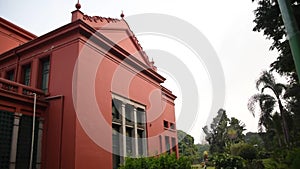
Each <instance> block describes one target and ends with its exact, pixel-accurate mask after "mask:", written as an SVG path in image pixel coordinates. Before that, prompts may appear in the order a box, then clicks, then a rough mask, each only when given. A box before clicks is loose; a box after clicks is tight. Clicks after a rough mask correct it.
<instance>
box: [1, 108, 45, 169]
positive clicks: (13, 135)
mask: <svg viewBox="0 0 300 169" xmlns="http://www.w3.org/2000/svg"><path fill="white" fill-rule="evenodd" d="M16 119H19V120H16ZM39 126H40V120H39V118H38V117H37V119H36V123H35V135H34V144H33V167H32V168H39V167H38V166H39V165H40V164H39V162H40V161H39V159H38V151H40V149H38V144H41V139H40V138H39V130H40V129H39ZM16 128H17V129H16ZM15 131H18V132H15ZM31 136H32V116H28V115H24V114H22V115H21V116H16V115H14V113H12V112H6V111H1V110H0V168H1V169H2V168H10V165H11V164H14V165H15V167H14V168H15V169H23V168H28V167H29V165H30V164H29V161H30V153H31V139H32V137H31ZM15 142H16V144H12V143H15ZM11 157H12V158H11ZM12 159H14V160H15V161H14V160H13V161H11V160H12Z"/></svg>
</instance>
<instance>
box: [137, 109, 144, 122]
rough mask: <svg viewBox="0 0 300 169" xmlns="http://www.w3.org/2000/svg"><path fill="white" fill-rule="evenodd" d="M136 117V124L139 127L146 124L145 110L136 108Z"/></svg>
mask: <svg viewBox="0 0 300 169" xmlns="http://www.w3.org/2000/svg"><path fill="white" fill-rule="evenodd" d="M136 117H137V124H138V125H139V126H144V125H145V123H146V118H145V110H143V109H141V108H137V112H136Z"/></svg>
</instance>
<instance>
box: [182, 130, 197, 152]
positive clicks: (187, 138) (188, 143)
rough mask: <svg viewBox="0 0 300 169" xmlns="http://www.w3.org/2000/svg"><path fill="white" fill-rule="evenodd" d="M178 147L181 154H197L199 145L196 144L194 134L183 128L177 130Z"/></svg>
mask: <svg viewBox="0 0 300 169" xmlns="http://www.w3.org/2000/svg"><path fill="white" fill-rule="evenodd" d="M177 137H178V141H179V142H178V149H179V154H180V156H190V157H191V156H195V155H196V154H197V147H196V146H195V145H194V138H193V136H191V135H189V134H187V133H185V132H184V131H182V130H177Z"/></svg>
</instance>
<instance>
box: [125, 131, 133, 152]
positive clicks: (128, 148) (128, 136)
mask: <svg viewBox="0 0 300 169" xmlns="http://www.w3.org/2000/svg"><path fill="white" fill-rule="evenodd" d="M126 154H127V156H128V155H133V146H132V128H129V127H126Z"/></svg>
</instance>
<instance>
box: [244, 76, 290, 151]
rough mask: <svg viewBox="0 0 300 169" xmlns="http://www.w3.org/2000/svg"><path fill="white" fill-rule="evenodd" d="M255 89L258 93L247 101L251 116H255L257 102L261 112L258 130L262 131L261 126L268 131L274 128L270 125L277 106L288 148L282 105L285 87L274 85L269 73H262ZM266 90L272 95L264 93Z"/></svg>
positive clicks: (288, 140) (286, 127)
mask: <svg viewBox="0 0 300 169" xmlns="http://www.w3.org/2000/svg"><path fill="white" fill-rule="evenodd" d="M256 88H257V90H260V93H258V94H255V95H253V96H252V97H251V98H250V99H249V102H248V109H249V111H250V112H251V113H252V114H253V116H255V103H257V102H258V103H259V107H260V110H261V112H260V119H259V126H260V130H262V126H264V127H265V128H269V129H270V128H272V126H274V124H272V123H273V122H274V121H273V118H272V117H273V115H274V110H275V107H276V106H278V109H279V114H280V117H281V128H282V132H283V135H284V142H285V143H286V145H287V146H288V147H289V143H290V138H289V130H288V126H287V122H286V110H285V109H284V106H283V104H282V96H283V94H284V91H285V89H286V87H285V85H283V84H281V83H276V81H275V78H274V76H273V75H272V73H271V72H268V71H263V72H262V74H261V76H260V77H259V79H258V80H257V81H256ZM266 89H269V90H270V91H271V93H273V94H272V95H271V94H268V93H265V90H266ZM277 133H280V132H277Z"/></svg>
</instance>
